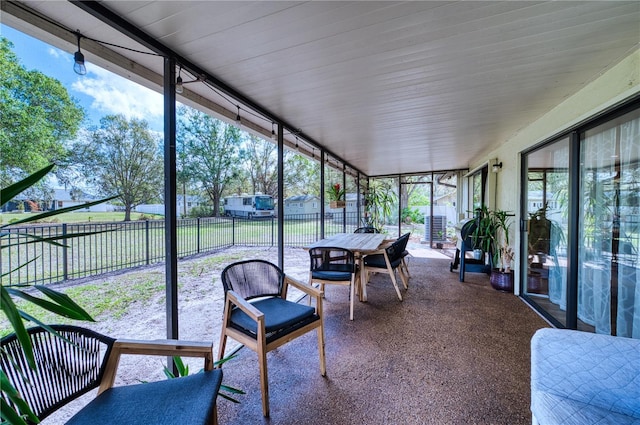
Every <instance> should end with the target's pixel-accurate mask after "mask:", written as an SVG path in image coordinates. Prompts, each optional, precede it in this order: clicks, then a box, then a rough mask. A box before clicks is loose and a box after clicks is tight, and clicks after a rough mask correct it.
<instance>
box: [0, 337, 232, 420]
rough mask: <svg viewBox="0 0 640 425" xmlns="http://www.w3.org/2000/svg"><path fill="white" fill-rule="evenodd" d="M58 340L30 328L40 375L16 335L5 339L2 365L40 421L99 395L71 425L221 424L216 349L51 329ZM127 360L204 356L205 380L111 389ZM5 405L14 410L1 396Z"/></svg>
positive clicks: (196, 376)
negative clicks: (93, 392)
mask: <svg viewBox="0 0 640 425" xmlns="http://www.w3.org/2000/svg"><path fill="white" fill-rule="evenodd" d="M51 327H52V328H53V329H54V330H55V331H56V332H57V334H58V335H54V334H52V333H50V332H49V331H47V330H45V329H43V328H41V327H34V328H31V329H28V334H29V339H30V341H31V344H32V346H33V351H34V355H35V359H36V364H37V368H36V369H35V370H32V369H31V368H29V366H28V365H27V360H26V358H25V355H24V351H23V349H22V346H21V344H20V343H19V341H18V339H17V337H16V335H15V334H11V335H9V336H6V337H4V338H2V350H1V351H0V365H1V366H2V371H3V372H4V373H5V374H6V375H7V377H8V379H9V381H11V383H12V384H13V385H14V387H15V388H16V389H17V390H18V392H19V393H20V394H21V395H22V397H23V398H24V400H25V401H26V402H27V404H28V405H29V406H30V407H31V409H32V410H33V412H34V413H35V415H36V416H37V417H38V419H40V420H41V419H44V418H46V417H47V416H49V415H50V414H51V413H53V412H55V411H56V410H58V409H59V408H61V407H62V406H64V405H66V404H67V403H69V402H70V401H72V400H75V399H76V398H78V397H80V396H81V395H83V394H85V393H87V392H89V391H90V390H93V389H95V388H98V395H97V397H96V398H95V399H93V400H92V401H90V402H89V403H88V404H87V405H86V406H85V407H84V408H82V409H81V410H80V411H79V412H78V413H76V414H75V415H74V416H73V417H72V418H71V419H70V420H69V422H67V423H68V424H74V425H77V424H91V425H101V424H105V425H106V424H119V425H123V424H131V425H133V424H140V423H145V424H163V425H167V424H176V425H177V424H186V423H188V424H203V425H204V424H216V423H217V409H216V398H217V395H218V391H219V389H220V384H221V382H222V371H221V370H214V369H213V353H212V344H211V343H201V342H184V341H176V340H158V341H133V340H116V339H114V338H110V337H108V336H105V335H102V334H99V333H97V332H94V331H91V330H89V329H85V328H81V327H77V326H67V325H53V326H51ZM122 354H146V355H154V356H187V357H203V358H204V366H205V367H204V368H205V372H204V373H197V374H194V375H190V376H186V377H183V378H177V379H168V380H162V381H157V382H150V383H145V384H135V385H127V386H119V387H113V383H114V380H115V375H116V369H117V367H118V362H119V361H120V356H121V355H122ZM2 397H3V402H7V403H10V401H9V400H8V399H7V398H5V397H6V396H5V393H4V391H3V394H2Z"/></svg>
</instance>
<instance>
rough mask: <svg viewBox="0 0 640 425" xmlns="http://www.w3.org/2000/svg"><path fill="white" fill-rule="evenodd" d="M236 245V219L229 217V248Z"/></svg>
mask: <svg viewBox="0 0 640 425" xmlns="http://www.w3.org/2000/svg"><path fill="white" fill-rule="evenodd" d="M235 244H236V218H235V217H233V216H232V217H231V246H235Z"/></svg>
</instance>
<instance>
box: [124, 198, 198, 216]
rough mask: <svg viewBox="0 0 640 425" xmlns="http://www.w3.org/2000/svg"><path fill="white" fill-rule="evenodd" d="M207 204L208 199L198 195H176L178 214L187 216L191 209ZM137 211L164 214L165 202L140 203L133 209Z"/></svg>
mask: <svg viewBox="0 0 640 425" xmlns="http://www.w3.org/2000/svg"><path fill="white" fill-rule="evenodd" d="M204 205H207V201H206V200H205V199H204V198H202V197H201V196H198V195H187V196H186V198H185V196H184V195H177V196H176V207H177V208H176V216H177V217H187V216H189V213H191V210H193V209H194V208H196V207H201V206H204ZM133 210H134V211H135V212H139V213H143V214H159V215H164V204H140V205H136V207H135V208H134V209H133Z"/></svg>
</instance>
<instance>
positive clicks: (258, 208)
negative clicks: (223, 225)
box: [222, 194, 274, 218]
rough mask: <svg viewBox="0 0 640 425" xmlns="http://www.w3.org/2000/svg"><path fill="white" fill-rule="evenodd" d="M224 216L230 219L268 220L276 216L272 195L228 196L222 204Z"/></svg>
mask: <svg viewBox="0 0 640 425" xmlns="http://www.w3.org/2000/svg"><path fill="white" fill-rule="evenodd" d="M222 208H223V211H224V215H226V216H228V217H245V218H266V217H273V215H274V202H273V196H271V195H262V194H255V195H242V196H227V197H225V198H224V202H223V204H222Z"/></svg>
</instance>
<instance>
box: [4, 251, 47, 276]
mask: <svg viewBox="0 0 640 425" xmlns="http://www.w3.org/2000/svg"><path fill="white" fill-rule="evenodd" d="M3 248H4V247H3ZM38 258H40V256H39V255H38V256H37V257H35V258H32V259H31V260H29V261H27V262H26V263H22V264H20V265H19V266H17V267H16V268H15V269H12V270H9V271H7V272H6V273H2V274H1V275H0V277H5V276H9V275H10V274H11V273H15V272H17V271H18V270H20V269H21V268H23V267H26V266H27V265H29V264H30V263H33V262H34V261H36V260H37V259H38Z"/></svg>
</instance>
